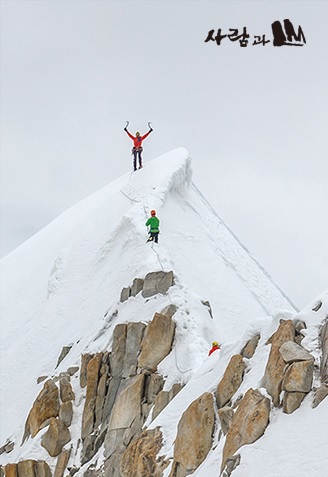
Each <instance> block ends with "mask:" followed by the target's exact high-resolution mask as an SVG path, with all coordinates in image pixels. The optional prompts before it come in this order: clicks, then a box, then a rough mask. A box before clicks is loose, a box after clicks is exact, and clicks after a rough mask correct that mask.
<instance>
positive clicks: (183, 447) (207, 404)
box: [170, 393, 215, 477]
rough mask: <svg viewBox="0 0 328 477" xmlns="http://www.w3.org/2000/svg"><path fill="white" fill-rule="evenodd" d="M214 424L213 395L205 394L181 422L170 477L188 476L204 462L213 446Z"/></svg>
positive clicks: (183, 415)
mask: <svg viewBox="0 0 328 477" xmlns="http://www.w3.org/2000/svg"><path fill="white" fill-rule="evenodd" d="M214 422H215V415H214V402H213V395H212V394H211V393H204V394H203V395H202V396H200V397H199V398H198V399H196V400H195V401H194V402H192V403H191V404H190V406H189V407H188V408H187V410H186V411H185V412H184V413H183V414H182V417H181V419H180V421H179V425H178V432H177V437H176V440H175V445H174V463H173V465H172V470H171V473H170V477H176V476H177V475H179V477H182V476H186V475H187V474H190V473H192V472H194V471H195V470H196V469H197V467H199V465H200V464H201V463H202V462H203V461H204V459H205V458H206V456H207V454H208V452H209V451H210V449H211V446H212V437H213V431H214Z"/></svg>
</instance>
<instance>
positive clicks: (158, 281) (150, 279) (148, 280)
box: [142, 272, 173, 298]
mask: <svg viewBox="0 0 328 477" xmlns="http://www.w3.org/2000/svg"><path fill="white" fill-rule="evenodd" d="M172 285H173V272H151V273H148V274H147V275H146V276H145V280H144V284H143V288H142V296H143V297H144V298H148V297H150V296H153V295H156V294H157V293H161V294H162V295H165V293H166V292H167V291H168V289H169V288H170V287H171V286H172Z"/></svg>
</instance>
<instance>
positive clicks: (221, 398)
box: [216, 354, 246, 408]
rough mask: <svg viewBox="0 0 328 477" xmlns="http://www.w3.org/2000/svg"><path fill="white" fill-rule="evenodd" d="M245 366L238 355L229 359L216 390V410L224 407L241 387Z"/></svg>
mask: <svg viewBox="0 0 328 477" xmlns="http://www.w3.org/2000/svg"><path fill="white" fill-rule="evenodd" d="M245 366H246V365H245V363H244V361H243V358H242V356H241V355H240V354H236V355H234V356H232V358H231V359H230V361H229V364H228V366H227V369H226V370H225V372H224V375H223V378H222V379H221V381H220V383H219V385H218V387H217V390H216V402H217V405H218V408H220V407H223V406H225V405H226V404H227V403H228V402H229V401H230V399H231V398H232V396H233V395H234V394H235V392H236V391H237V389H238V388H239V386H240V385H241V383H242V380H243V376H244V371H245Z"/></svg>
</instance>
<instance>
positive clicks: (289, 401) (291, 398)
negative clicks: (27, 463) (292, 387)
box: [282, 392, 306, 414]
mask: <svg viewBox="0 0 328 477" xmlns="http://www.w3.org/2000/svg"><path fill="white" fill-rule="evenodd" d="M305 396H306V393H301V392H293V393H289V392H285V394H284V397H283V401H282V403H283V411H284V412H285V413H286V414H291V413H292V412H294V411H296V409H298V408H299V407H300V405H301V403H302V401H303V399H304V398H305Z"/></svg>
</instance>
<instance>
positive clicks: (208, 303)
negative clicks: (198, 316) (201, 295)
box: [202, 300, 213, 319]
mask: <svg viewBox="0 0 328 477" xmlns="http://www.w3.org/2000/svg"><path fill="white" fill-rule="evenodd" d="M202 304H203V305H204V306H206V308H207V309H208V312H209V314H210V317H211V318H212V319H213V313H212V308H211V305H210V302H209V301H208V300H202Z"/></svg>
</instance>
